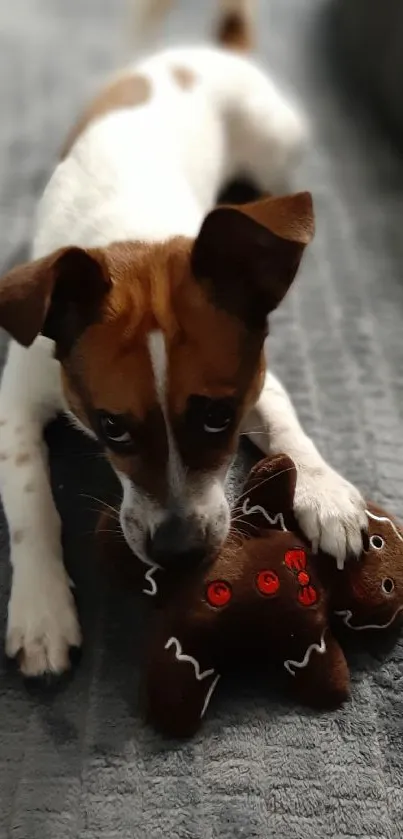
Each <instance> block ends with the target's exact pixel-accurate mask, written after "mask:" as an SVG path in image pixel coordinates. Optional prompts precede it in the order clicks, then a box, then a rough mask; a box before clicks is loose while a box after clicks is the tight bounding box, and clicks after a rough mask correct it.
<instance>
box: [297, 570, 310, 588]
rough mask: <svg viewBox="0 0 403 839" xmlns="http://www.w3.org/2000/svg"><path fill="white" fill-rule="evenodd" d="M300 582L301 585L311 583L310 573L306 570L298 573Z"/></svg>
mask: <svg viewBox="0 0 403 839" xmlns="http://www.w3.org/2000/svg"><path fill="white" fill-rule="evenodd" d="M298 582H299V584H300V586H307V585H308V583H309V574H307V573H306V571H300V572H299V574H298Z"/></svg>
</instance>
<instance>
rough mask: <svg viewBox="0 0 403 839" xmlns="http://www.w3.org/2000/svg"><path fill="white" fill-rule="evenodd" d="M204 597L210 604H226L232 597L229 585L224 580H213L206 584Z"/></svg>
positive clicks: (219, 605) (218, 605)
mask: <svg viewBox="0 0 403 839" xmlns="http://www.w3.org/2000/svg"><path fill="white" fill-rule="evenodd" d="M206 597H207V601H208V603H210V606H217V607H218V608H219V607H221V606H226V605H227V603H229V601H230V600H231V597H232V591H231V586H229V585H228V583H226V582H224V580H214V582H213V583H209V584H208V586H207V591H206Z"/></svg>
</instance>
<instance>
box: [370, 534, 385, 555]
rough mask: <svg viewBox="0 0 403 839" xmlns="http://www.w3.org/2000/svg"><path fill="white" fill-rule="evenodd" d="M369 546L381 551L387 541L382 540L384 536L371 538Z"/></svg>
mask: <svg viewBox="0 0 403 839" xmlns="http://www.w3.org/2000/svg"><path fill="white" fill-rule="evenodd" d="M369 544H370V545H371V548H375V550H376V551H381V550H382V548H383V546H384V544H385V540H384V539H382V536H371V538H370V540H369Z"/></svg>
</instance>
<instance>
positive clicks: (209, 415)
mask: <svg viewBox="0 0 403 839" xmlns="http://www.w3.org/2000/svg"><path fill="white" fill-rule="evenodd" d="M233 419H234V409H233V406H232V405H231V403H230V402H229V401H228V399H207V404H206V408H205V412H204V417H203V420H204V422H203V429H204V431H205V432H206V433H207V434H220V433H222V432H223V431H226V430H227V428H228V427H229V426H230V425H231V422H232V420H233Z"/></svg>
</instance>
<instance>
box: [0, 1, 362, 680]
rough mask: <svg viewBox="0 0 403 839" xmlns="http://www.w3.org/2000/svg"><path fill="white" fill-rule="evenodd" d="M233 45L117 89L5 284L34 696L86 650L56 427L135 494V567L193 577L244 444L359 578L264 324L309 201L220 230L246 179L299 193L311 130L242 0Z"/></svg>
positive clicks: (7, 436)
mask: <svg viewBox="0 0 403 839" xmlns="http://www.w3.org/2000/svg"><path fill="white" fill-rule="evenodd" d="M222 6H223V8H222V10H221V14H222V18H221V22H220V32H221V46H220V47H217V48H213V47H201V48H189V49H177V50H168V51H165V52H162V53H159V54H158V55H156V56H154V57H152V58H149V59H146V60H143V61H140V62H139V63H138V64H136V65H135V66H133V67H129V68H128V69H126V70H125V71H124V72H123V73H121V74H120V75H118V76H116V78H115V79H114V80H113V81H112V82H111V84H110V85H109V87H108V88H107V89H106V90H104V91H103V93H101V95H100V96H99V97H98V99H97V100H96V101H95V102H94V103H93V105H92V106H91V107H90V108H89V109H88V111H87V113H86V114H85V115H84V117H83V119H82V120H81V122H80V124H79V126H78V127H76V129H75V130H74V132H73V133H72V135H71V136H70V138H69V141H68V143H67V145H66V147H65V149H64V153H63V158H62V160H61V161H60V163H59V165H58V166H57V167H56V169H55V171H54V173H53V175H52V177H51V179H50V181H49V184H48V186H47V188H46V190H45V193H44V195H43V197H42V199H41V202H40V205H39V212H38V219H37V226H36V234H35V237H34V243H33V252H32V261H31V262H29V263H28V264H25V265H21V266H19V267H17V268H15V269H14V270H12V271H11V272H10V273H9V274H7V276H5V277H3V279H2V280H1V281H0V326H3V327H4V328H5V329H7V330H8V332H9V333H10V334H11V336H12V339H13V340H12V342H11V345H10V349H9V353H8V358H7V363H6V367H5V370H4V375H3V380H2V385H1V391H0V488H1V493H2V500H3V504H4V508H5V513H6V517H7V521H8V525H9V531H10V545H11V562H12V566H13V581H12V590H11V596H10V603H9V614H8V627H7V641H6V649H7V652H8V654H9V655H10V656H17V654H19V661H20V666H21V670H22V672H23V673H24V674H25V675H29V676H37V675H40V674H42V673H45V672H47V671H51V672H54V673H60V672H62V671H63V670H64V669H66V668H67V667H68V663H69V655H68V653H69V647H70V646H72V645H78V644H80V630H79V624H78V621H77V616H76V611H75V606H74V602H73V598H72V595H71V591H70V587H69V580H68V576H67V574H66V571H65V568H64V565H63V557H62V548H61V541H60V522H59V517H58V514H57V511H56V508H55V505H54V502H53V499H52V494H51V489H50V484H49V478H48V469H47V461H46V453H45V450H44V445H43V442H42V430H43V426H44V425H45V423H46V422H48V420H49V419H50V418H52V417H53V416H54V415H55V414H56V413H57V412H58V411H65V412H67V413H68V414H69V415H70V417H71V418H72V419H73V421H74V422H75V423H76V424H77V425H78V426H79V427H80V428H81V429H82V430H83V431H85V432H86V433H88V434H89V435H92V436H94V437H96V438H97V439H98V440H99V441H100V442H101V443H102V445H103V446H104V448H105V452H106V455H107V457H108V459H109V461H110V464H111V466H112V468H113V469H114V470H115V472H116V474H117V475H118V476H119V478H120V481H121V484H122V488H123V499H122V505H121V512H120V518H121V526H122V530H123V533H124V535H125V537H126V540H127V542H128V543H129V545H130V547H131V548H132V549H133V551H134V552H135V553H136V554H138V555H139V556H140V558H141V559H143V561H144V562H146V563H154V564H155V563H157V564H160V565H163V564H164V563H166V562H167V561H169V558H170V557H172V556H173V555H174V556H175V557H176V558H177V560H178V561H179V560H180V561H182V562H183V563H186V562H195V561H197V560H198V559H199V558H200V557H202V556H203V555H204V554H206V553H208V552H209V551H211V550H214V549H216V548H217V546H219V545H220V544H221V543H222V542H223V540H224V539H225V537H226V535H227V531H228V523H229V510H228V503H227V501H226V498H225V493H224V487H225V480H226V475H227V473H228V469H229V466H230V464H231V461H232V458H233V456H234V452H235V450H236V447H237V442H238V438H239V434H240V432H241V430H244V431H246V432H247V433H248V434H249V436H250V437H251V438H252V439H254V440H255V442H256V443H257V444H258V446H260V448H261V449H262V450H263V451H264V452H265V453H266V454H274V453H276V452H286V453H287V454H288V455H289V456H290V457H291V458H292V460H293V461H294V462H295V463H296V465H297V470H298V481H297V490H296V497H295V511H296V514H297V516H298V519H299V522H300V525H301V526H302V528H303V529H304V531H305V533H306V535H307V536H308V537H309V538H310V539H311V540H312V541H313V542H314V543H315V545H319V544H320V546H321V548H322V549H323V550H325V551H328V552H329V553H332V554H333V555H335V556H336V558H337V560H338V562H339V564H343V562H344V560H345V557H346V555H347V554H348V553H349V552H353V553H359V552H360V549H361V530H362V529H363V528H365V527H366V516H365V510H364V503H363V500H362V498H361V496H360V494H359V493H358V491H357V490H356V489H355V488H354V487H353V486H351V484H349V483H348V482H347V481H345V480H344V479H343V478H342V477H340V476H339V475H338V474H336V473H335V472H334V471H333V470H332V469H331V468H330V467H329V466H328V465H327V464H326V463H325V462H324V460H323V459H322V457H321V456H320V454H319V453H318V452H317V450H316V448H315V446H314V444H313V443H312V441H311V440H310V439H308V438H307V436H306V435H305V433H304V432H303V430H302V429H301V427H300V425H299V422H298V419H297V416H296V414H295V412H294V409H293V407H292V405H291V403H290V401H289V399H288V396H287V395H286V393H285V391H284V389H283V388H282V386H281V384H280V383H279V382H278V381H277V380H276V379H275V378H274V377H273V375H271V374H270V373H268V372H266V369H265V360H264V353H263V347H264V342H265V338H266V335H267V317H268V315H269V314H270V312H271V311H273V309H275V308H276V306H277V305H278V304H279V303H280V302H281V300H282V298H283V297H284V295H285V294H286V292H287V290H288V288H289V286H290V285H291V283H292V281H293V279H294V276H295V273H296V271H297V268H298V265H299V262H300V259H301V256H302V253H303V250H304V248H305V246H306V244H307V243H308V242H309V240H310V238H311V236H312V233H313V211H312V203H311V198H310V195H309V194H308V193H302V194H298V195H291V196H289V197H282V198H270V199H266V200H262V201H260V202H257V203H255V204H250V205H247V206H243V207H231V206H229V207H228V206H227V207H221V208H218V209H212V207H213V206H214V201H215V198H216V196H217V193H218V191H219V188H220V187H221V185H222V184H223V183H224V182H226V181H227V180H228V179H229V178H231V177H232V176H234V175H237V174H238V173H240V172H242V173H246V174H249V175H250V176H252V177H253V179H254V180H255V181H257V183H258V184H259V186H261V187H262V189H263V190H265V191H266V192H267V191H270V192H278V191H279V190H280V189H281V188H282V187H283V185H284V183H285V182H286V180H287V178H288V175H289V171H290V168H291V167H292V164H293V161H294V159H295V156H296V154H297V153H298V152H299V150H300V147H301V144H302V142H303V139H304V136H305V127H304V123H303V121H302V120H301V118H300V117H299V116H298V114H297V113H296V112H295V111H294V110H293V109H292V108H291V107H290V106H289V105H288V103H287V102H286V101H284V99H283V98H282V96H281V95H280V93H279V92H278V91H277V90H276V88H275V87H274V86H273V84H272V82H271V81H270V79H268V78H267V77H266V75H265V74H264V73H263V72H262V71H261V70H260V69H259V68H258V67H256V66H255V65H254V64H253V63H251V62H250V61H249V60H247V59H246V58H245V57H244V56H243V55H242V54H241V50H239V49H238V50H235V49H229V47H231V46H233V47H242V46H244V45H245V43H246V41H247V34H248V29H249V25H250V22H251V10H250V3H249V2H248V0H225V2H223V3H222Z"/></svg>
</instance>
